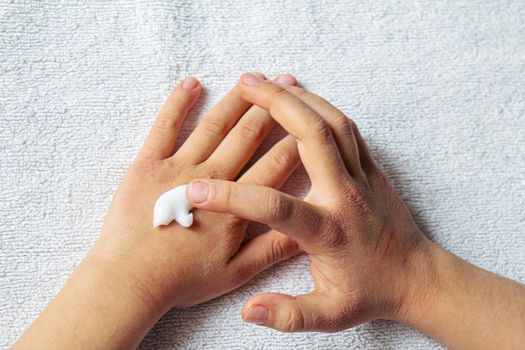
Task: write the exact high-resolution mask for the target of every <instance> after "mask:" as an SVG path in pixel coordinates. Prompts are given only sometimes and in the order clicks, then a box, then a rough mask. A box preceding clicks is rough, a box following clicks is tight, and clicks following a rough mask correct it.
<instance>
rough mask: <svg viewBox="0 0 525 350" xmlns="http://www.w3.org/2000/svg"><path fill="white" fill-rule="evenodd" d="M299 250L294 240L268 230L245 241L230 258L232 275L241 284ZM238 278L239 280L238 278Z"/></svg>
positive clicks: (297, 252)
mask: <svg viewBox="0 0 525 350" xmlns="http://www.w3.org/2000/svg"><path fill="white" fill-rule="evenodd" d="M300 251H301V249H300V247H299V245H298V244H297V242H296V241H294V240H293V239H291V238H290V237H288V236H286V235H284V234H282V233H280V232H278V231H275V230H270V231H268V232H266V233H263V234H260V235H258V236H255V237H254V238H252V239H250V240H248V241H245V242H244V243H243V244H242V245H241V247H240V249H239V251H238V253H237V254H236V255H235V256H234V257H233V258H232V259H231V260H230V267H231V268H232V276H233V278H235V279H237V281H236V282H237V283H238V284H243V283H244V282H246V281H247V280H249V279H250V278H252V277H253V276H255V275H257V274H258V273H260V272H261V271H264V270H266V269H267V268H269V267H270V266H272V265H274V264H276V263H278V262H280V261H284V260H287V259H289V258H291V257H293V256H295V255H297V254H299V252H300ZM239 278H240V280H239Z"/></svg>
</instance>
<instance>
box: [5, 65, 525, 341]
mask: <svg viewBox="0 0 525 350" xmlns="http://www.w3.org/2000/svg"><path fill="white" fill-rule="evenodd" d="M293 85H295V80H293V79H292V78H291V77H289V76H287V78H286V79H284V80H283V81H281V83H275V82H272V81H268V80H266V79H265V78H264V76H262V75H254V74H245V75H243V76H242V78H241V80H240V82H239V84H238V85H237V86H236V87H235V88H234V89H233V90H232V92H231V93H230V94H229V95H228V96H227V97H225V99H224V100H223V101H222V102H221V103H220V104H219V105H218V106H216V107H215V108H214V109H213V110H212V111H211V112H210V113H209V114H208V116H207V117H206V118H205V119H204V120H203V122H202V124H200V126H199V127H198V128H197V129H196V130H195V131H194V133H193V134H192V136H190V138H189V139H188V140H187V141H186V143H185V144H184V145H183V146H181V148H180V149H179V150H178V151H177V152H176V153H175V155H173V147H174V145H175V140H176V135H177V130H178V127H179V126H180V123H181V121H182V119H183V117H184V115H185V114H186V112H187V111H188V109H189V108H190V107H191V105H192V104H193V103H194V102H195V100H196V99H197V96H198V93H199V92H200V86H198V85H197V86H195V87H193V88H190V89H184V88H183V87H182V86H184V82H183V83H181V85H180V86H179V87H177V88H176V89H175V91H174V92H173V94H172V95H171V96H170V98H169V99H168V101H167V102H166V105H165V106H164V107H163V109H162V110H161V112H160V113H159V116H158V118H157V120H156V122H155V124H154V126H153V128H152V131H151V133H150V135H149V136H148V138H147V140H146V142H145V144H144V147H143V149H142V150H141V152H140V154H139V155H138V157H137V159H136V160H135V162H134V163H133V165H132V166H131V168H130V170H129V171H128V173H127V175H126V177H125V179H124V180H123V182H122V184H121V186H120V187H119V190H118V191H117V193H116V194H115V198H114V200H113V203H112V205H111V208H110V210H109V213H108V217H107V218H106V221H105V224H104V227H103V230H102V234H101V237H100V239H99V240H98V241H97V243H96V244H95V246H94V247H93V249H92V250H91V251H90V253H89V254H88V255H87V256H86V258H85V259H84V261H83V262H82V263H81V264H80V266H79V268H78V269H77V271H76V272H75V273H74V274H73V276H72V277H71V279H70V280H69V281H68V282H67V283H66V285H65V286H64V288H63V289H62V291H61V292H60V293H59V294H58V296H57V297H56V298H55V300H54V301H53V302H52V303H51V304H50V305H49V307H48V308H47V309H46V310H45V311H44V312H43V313H42V315H41V316H40V317H39V318H38V319H37V320H36V321H35V322H34V324H33V325H32V326H31V327H30V328H29V329H28V331H27V332H26V333H25V334H24V335H23V336H22V337H21V339H20V340H19V342H18V343H17V344H15V348H34V347H35V345H38V347H40V348H101V347H103V348H114V349H120V348H131V347H136V346H137V345H138V343H139V342H140V340H141V339H142V338H143V337H144V335H145V334H146V333H147V331H148V330H149V329H150V328H151V327H152V326H153V325H154V323H155V322H156V321H157V320H158V319H159V318H160V317H161V316H162V315H163V314H164V313H165V312H166V311H167V310H168V309H169V308H170V307H187V306H191V305H195V304H197V303H200V302H203V301H205V300H209V299H211V298H214V297H216V296H218V295H220V294H223V293H226V292H227V291H229V290H232V289H233V288H235V287H237V286H239V285H241V284H242V283H244V282H246V281H247V280H248V279H249V278H251V277H252V276H253V275H255V274H256V273H258V272H259V271H261V270H263V269H265V268H267V267H268V266H270V265H272V264H274V263H276V262H278V261H280V260H283V259H287V258H289V257H291V256H293V255H295V254H297V253H298V252H300V251H303V250H304V251H305V252H306V253H308V254H309V255H310V257H311V261H312V264H311V272H312V277H313V280H314V282H315V283H314V287H315V288H314V290H313V291H312V292H311V293H309V294H306V295H300V296H289V295H283V294H275V293H272V294H263V295H258V296H255V297H254V298H252V299H251V300H249V301H248V302H247V303H246V304H245V306H244V308H243V310H242V317H243V319H244V320H245V321H247V322H251V323H255V324H259V325H263V326H266V327H270V328H274V329H277V330H280V331H285V332H297V331H325V332H335V331H339V330H343V329H347V328H349V327H353V326H355V325H358V324H360V323H363V322H366V321H370V320H373V319H377V318H382V319H391V320H396V321H399V322H402V323H404V324H407V325H409V326H412V327H415V328H417V329H419V330H421V331H423V332H425V333H427V334H428V335H430V336H432V337H434V338H435V339H437V340H438V341H440V342H442V343H443V344H445V345H447V346H449V347H451V348H466V349H474V348H476V349H478V348H479V349H484V348H486V349H514V348H515V349H518V348H519V347H520V346H522V344H523V343H524V342H525V332H523V330H524V329H525V286H523V285H521V284H519V283H517V282H514V281H511V280H508V279H505V278H503V277H500V276H497V275H495V274H492V273H490V272H488V271H485V270H483V269H480V268H478V267H475V266H473V265H471V264H469V263H467V262H466V261H463V260H461V259H460V258H458V257H456V256H454V255H453V254H451V253H449V252H447V251H446V250H444V249H443V248H441V247H439V246H437V245H436V244H434V243H432V242H431V241H430V240H429V239H428V238H427V237H426V236H425V235H424V234H423V233H422V232H421V231H420V230H419V228H418V227H417V226H416V224H415V223H414V221H413V219H412V217H411V215H410V213H409V211H408V210H407V208H406V206H405V205H404V203H403V202H402V200H401V199H400V198H399V196H398V195H397V194H396V192H395V190H394V189H393V187H392V185H391V184H390V183H389V182H388V180H387V179H386V177H385V176H384V174H383V173H382V171H381V170H380V168H379V166H378V165H377V164H376V162H375V160H374V159H373V157H372V156H371V154H370V153H369V151H368V149H367V146H366V143H365V142H364V140H363V138H362V137H361V136H360V134H359V131H358V129H357V127H356V126H355V124H353V122H351V121H350V120H349V119H348V118H347V117H346V116H345V115H344V114H343V113H341V112H340V111H339V110H337V109H336V108H335V107H333V106H332V105H331V104H330V103H328V102H327V101H325V100H323V99H322V98H320V97H318V96H316V95H314V94H312V93H310V92H307V91H305V90H303V89H300V88H298V87H295V86H293ZM250 103H253V104H254V105H256V106H258V107H252V109H250V110H249V111H248V112H247V113H245V112H246V110H248V108H249V107H250ZM243 114H244V115H243ZM270 115H271V117H270ZM241 116H242V119H241ZM272 118H274V119H275V120H276V121H277V122H278V123H279V124H281V126H283V127H284V128H285V129H286V130H287V131H288V132H289V134H290V135H289V136H287V137H286V138H285V139H283V141H281V142H280V143H278V144H277V145H276V146H274V148H272V149H271V150H270V151H269V152H268V153H267V155H266V156H264V157H263V158H261V159H260V160H259V161H258V162H257V163H256V164H255V165H254V166H253V167H252V168H250V169H249V170H248V171H246V172H245V173H244V174H242V175H241V176H240V177H239V176H238V174H239V171H240V170H241V169H242V168H243V166H244V164H246V162H247V161H248V159H249V158H250V157H251V155H252V154H253V152H254V151H255V149H256V148H257V146H258V145H259V144H260V141H261V139H262V138H263V137H264V135H266V134H267V132H268V130H269V128H270V125H271V124H272ZM248 125H249V126H251V128H246V126H248ZM226 135H227V136H226ZM299 157H300V160H301V161H302V162H303V164H304V166H305V169H306V170H307V172H308V174H309V176H310V179H311V182H312V188H311V191H310V192H309V193H308V195H307V196H306V197H305V198H304V199H302V200H301V199H297V198H294V197H292V196H289V195H287V194H284V193H282V192H279V191H278V190H276V188H278V187H279V185H281V184H282V183H283V182H284V180H285V179H286V178H287V176H288V175H289V174H290V173H291V172H292V171H293V169H294V168H295V166H296V165H297V163H298V161H299ZM225 159H227V162H225V161H224V160H225ZM232 159H236V161H232ZM195 178H200V179H199V180H194V181H192V182H191V183H190V185H189V187H188V189H187V195H188V198H189V199H190V201H191V202H192V204H193V205H194V206H195V207H196V208H197V209H195V210H194V211H193V212H194V215H195V223H194V225H193V226H192V227H191V228H190V229H184V228H181V227H180V226H178V225H170V226H166V227H161V228H159V229H152V228H151V219H152V218H151V215H152V213H151V211H152V210H151V209H152V207H153V204H154V201H155V200H156V198H157V197H158V196H159V195H160V194H161V193H163V192H165V191H166V190H168V189H171V188H173V187H175V186H177V185H179V184H182V183H186V182H188V181H190V180H191V179H195ZM232 180H236V181H232ZM240 218H242V219H240ZM243 219H247V220H253V221H257V222H261V223H265V224H267V225H269V226H270V227H271V229H270V231H268V232H267V233H265V234H262V235H260V236H257V237H256V238H254V239H252V240H251V241H247V242H245V243H243V238H244V231H245V228H246V221H244V220H243Z"/></svg>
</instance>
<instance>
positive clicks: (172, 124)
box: [153, 117, 180, 132]
mask: <svg viewBox="0 0 525 350" xmlns="http://www.w3.org/2000/svg"><path fill="white" fill-rule="evenodd" d="M179 122H180V121H179V119H177V118H169V117H159V118H157V120H156V121H155V123H154V124H153V126H154V129H155V130H157V131H160V132H164V131H170V130H173V129H175V128H177V127H178V126H179Z"/></svg>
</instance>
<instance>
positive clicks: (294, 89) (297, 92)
mask: <svg viewBox="0 0 525 350" xmlns="http://www.w3.org/2000/svg"><path fill="white" fill-rule="evenodd" d="M288 89H289V90H290V91H292V92H293V94H294V95H296V96H297V97H299V98H301V97H304V96H307V95H308V94H310V93H309V92H308V91H306V90H305V89H303V88H302V87H299V86H290V87H288Z"/></svg>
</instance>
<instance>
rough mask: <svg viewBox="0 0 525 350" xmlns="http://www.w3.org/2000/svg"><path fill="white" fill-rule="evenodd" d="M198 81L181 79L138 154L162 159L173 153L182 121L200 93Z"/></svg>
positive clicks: (190, 78) (191, 78)
mask: <svg viewBox="0 0 525 350" xmlns="http://www.w3.org/2000/svg"><path fill="white" fill-rule="evenodd" d="M201 90H202V89H201V85H200V84H199V81H198V80H197V79H195V78H193V77H189V78H186V79H184V80H182V81H181V82H180V83H179V85H178V86H177V87H176V88H175V89H174V90H173V91H172V92H171V94H170V95H169V96H168V98H167V99H166V102H165V103H164V106H163V107H162V108H161V110H160V111H159V114H158V116H157V118H156V119H155V122H154V123H153V126H152V128H151V131H150V132H149V134H148V136H147V137H146V140H145V141H144V145H143V146H142V149H141V151H140V153H139V156H146V157H153V158H158V159H164V158H168V157H171V156H172V155H173V151H174V147H175V143H176V141H177V135H178V133H179V129H180V126H181V124H182V121H183V120H184V118H185V117H186V115H187V113H188V111H189V110H190V108H191V107H192V106H193V105H194V104H195V102H196V101H197V99H198V97H199V95H200V93H201Z"/></svg>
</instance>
